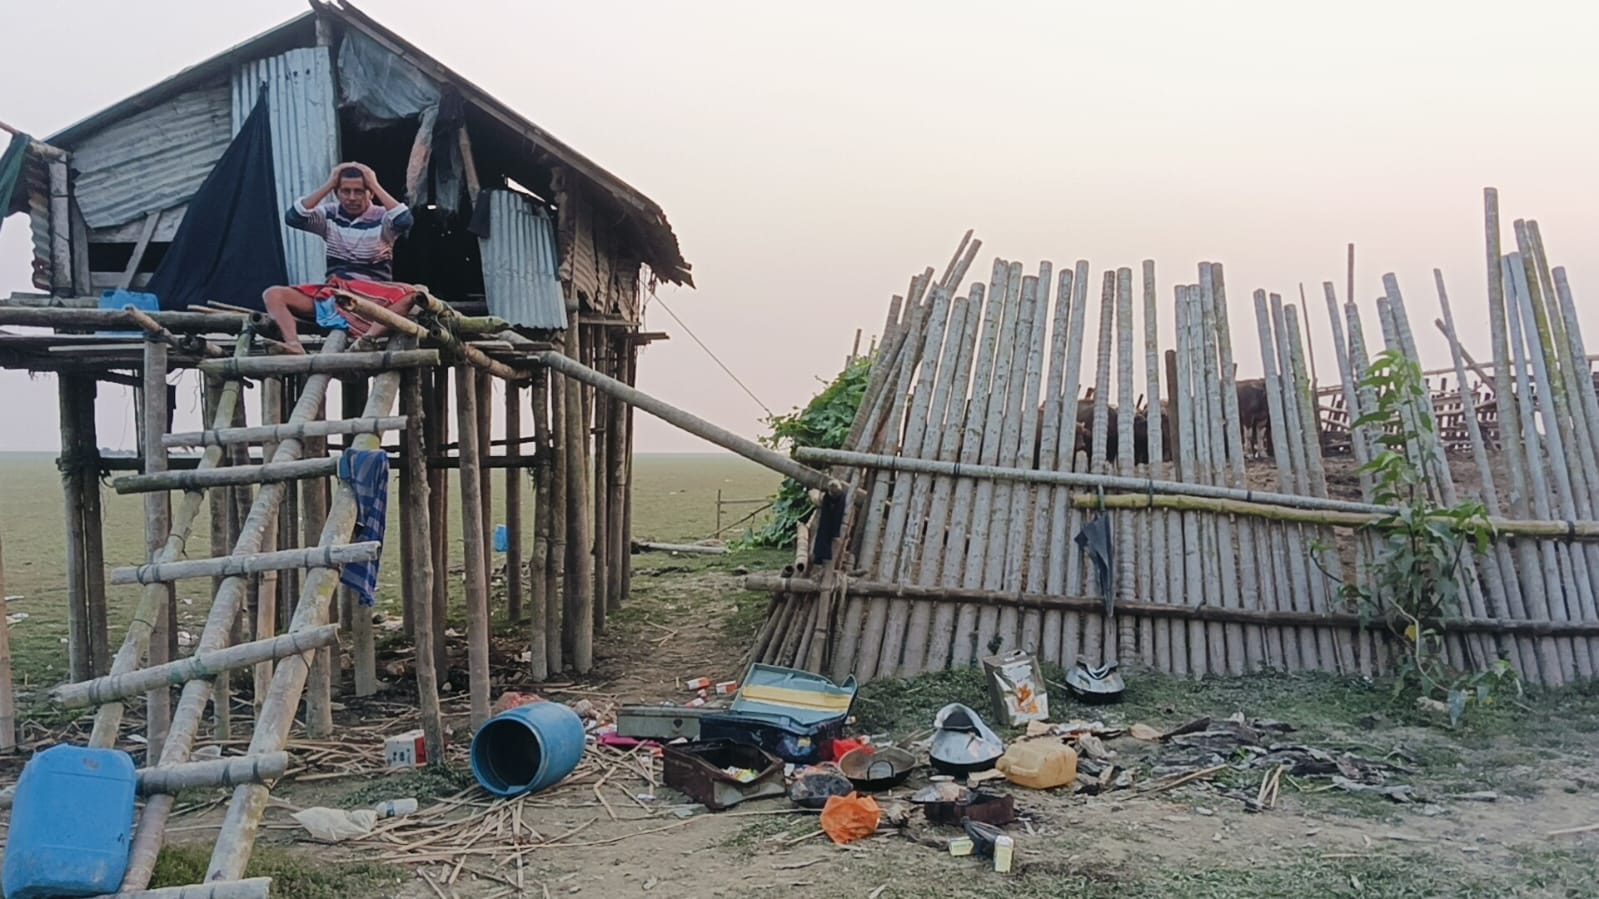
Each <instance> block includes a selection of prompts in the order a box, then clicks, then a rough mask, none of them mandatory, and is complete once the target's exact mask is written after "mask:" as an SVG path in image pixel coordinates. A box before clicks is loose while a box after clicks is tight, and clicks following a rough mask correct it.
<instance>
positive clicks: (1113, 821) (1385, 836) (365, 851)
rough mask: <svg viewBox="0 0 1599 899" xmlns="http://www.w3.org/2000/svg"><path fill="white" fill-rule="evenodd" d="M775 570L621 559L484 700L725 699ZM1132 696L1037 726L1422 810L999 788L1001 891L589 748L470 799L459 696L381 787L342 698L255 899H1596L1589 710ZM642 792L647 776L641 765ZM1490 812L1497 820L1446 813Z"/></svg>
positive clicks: (283, 806) (962, 682)
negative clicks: (720, 685) (448, 742)
mask: <svg viewBox="0 0 1599 899" xmlns="http://www.w3.org/2000/svg"><path fill="white" fill-rule="evenodd" d="M780 556H781V554H770V553H767V554H732V555H729V556H724V557H716V558H712V559H704V558H694V559H686V558H672V557H666V556H638V557H635V560H634V561H635V565H636V576H635V580H634V587H635V598H634V600H633V601H632V602H631V603H629V605H628V606H627V607H626V608H625V609H624V610H623V611H621V612H619V613H617V614H615V615H613V616H612V618H611V620H610V622H609V628H608V632H607V635H606V637H605V639H604V640H602V641H600V643H599V644H598V646H597V649H596V667H595V670H594V671H593V672H592V674H591V676H589V677H587V678H584V679H582V680H581V681H580V682H570V681H563V682H561V683H558V684H557V683H551V684H542V685H536V684H527V683H523V682H521V681H520V678H519V677H518V676H517V674H516V652H517V650H518V648H517V639H516V635H515V633H514V632H508V633H506V634H505V635H503V637H502V639H501V640H500V641H499V643H498V644H497V653H496V670H497V672H498V673H499V675H500V678H499V679H500V683H498V684H497V685H496V690H497V691H502V690H508V689H509V690H532V691H536V692H538V693H540V694H541V695H542V696H544V697H546V698H549V699H552V700H559V701H566V702H574V701H577V700H579V699H588V700H590V701H591V702H593V703H595V704H596V705H598V706H600V707H601V708H602V709H610V708H614V707H615V706H618V705H621V704H624V703H635V702H659V701H675V702H682V701H683V700H685V699H686V698H688V694H687V693H685V692H684V690H683V689H682V688H681V687H680V683H681V681H682V680H683V679H684V678H688V677H694V676H702V675H703V676H708V677H712V678H715V679H719V680H723V679H732V678H736V677H737V676H738V675H739V673H740V669H741V662H740V659H739V654H740V652H741V651H742V650H743V648H744V647H745V646H747V644H748V637H749V634H750V632H751V631H752V629H753V627H754V626H755V625H756V624H757V623H758V621H759V618H760V615H761V613H762V611H763V610H764V607H765V603H766V599H765V598H764V597H762V596H756V595H752V594H748V593H744V592H742V591H741V589H740V584H739V577H738V572H740V571H742V570H744V569H745V568H755V569H760V568H765V567H771V566H774V565H776V564H778V563H779V561H780ZM459 648H460V649H461V650H462V657H461V658H460V659H459V660H458V662H459V664H461V666H462V667H464V646H463V647H459ZM387 652H388V660H390V661H398V660H400V659H402V658H403V655H404V648H403V646H400V645H398V644H397V643H396V644H395V645H391V646H390V647H389V648H388V650H387ZM396 670H398V669H396ZM1127 677H1128V680H1129V692H1128V695H1127V698H1126V700H1125V701H1124V702H1123V703H1122V704H1120V705H1118V706H1111V707H1103V708H1097V709H1096V708H1087V707H1079V706H1076V705H1074V704H1073V703H1072V702H1071V701H1070V699H1069V698H1068V697H1067V696H1066V695H1065V694H1064V691H1062V690H1059V689H1058V688H1057V689H1052V690H1051V701H1052V708H1053V709H1055V710H1056V713H1055V714H1054V716H1053V717H1054V719H1055V720H1057V721H1061V720H1070V719H1074V718H1084V719H1087V720H1100V721H1103V722H1105V723H1106V724H1107V725H1110V726H1117V727H1124V726H1127V725H1130V724H1133V723H1145V724H1149V725H1152V726H1153V727H1155V728H1157V729H1162V730H1164V729H1167V728H1170V727H1174V726H1176V725H1179V724H1182V723H1183V722H1185V721H1188V720H1190V719H1192V718H1194V717H1197V716H1200V715H1209V716H1212V717H1213V718H1215V719H1217V720H1220V719H1222V718H1225V717H1227V716H1229V715H1232V714H1233V713H1235V712H1244V713H1245V714H1246V715H1247V716H1249V717H1251V718H1256V717H1259V718H1273V719H1277V720H1280V721H1285V722H1288V723H1290V724H1292V725H1294V726H1295V727H1296V728H1297V729H1298V730H1297V731H1296V732H1295V733H1294V734H1292V735H1291V739H1292V740H1293V741H1294V742H1298V743H1303V744H1306V745H1312V746H1317V747H1321V748H1323V749H1326V750H1328V751H1330V752H1351V753H1355V754H1358V755H1360V756H1362V757H1365V758H1383V759H1390V760H1400V762H1399V763H1402V765H1403V767H1404V769H1405V770H1406V771H1407V772H1408V773H1406V774H1404V775H1402V776H1398V777H1397V778H1396V779H1395V782H1402V783H1404V784H1407V785H1410V786H1412V787H1413V788H1414V791H1415V794H1416V801H1414V802H1411V803H1408V804H1399V803H1395V802H1391V801H1390V800H1388V799H1384V798H1381V797H1376V796H1368V795H1351V794H1347V793H1343V792H1338V791H1333V790H1329V789H1327V786H1328V781H1327V779H1326V778H1307V779H1304V780H1302V781H1297V782H1285V783H1284V784H1283V785H1282V788H1281V798H1280V801H1279V803H1278V805H1277V806H1276V807H1275V808H1273V809H1270V810H1267V811H1262V812H1250V811H1246V810H1245V808H1244V807H1243V803H1241V802H1239V801H1238V800H1237V799H1236V798H1233V797H1234V796H1235V795H1236V794H1237V793H1240V792H1241V793H1247V794H1250V795H1253V794H1254V793H1255V790H1256V787H1257V786H1258V781H1259V778H1260V776H1261V775H1260V773H1259V772H1258V771H1241V772H1238V773H1236V774H1235V775H1232V774H1231V773H1230V772H1229V774H1230V776H1229V777H1227V778H1226V779H1218V780H1217V781H1215V782H1204V781H1200V782H1195V783H1192V784H1189V785H1186V786H1182V787H1178V788H1176V789H1172V790H1169V791H1165V792H1160V793H1146V792H1140V790H1139V789H1138V788H1137V787H1135V788H1132V789H1127V790H1121V791H1114V792H1110V793H1107V794H1103V795H1100V796H1085V795H1078V794H1072V793H1069V792H1066V791H1064V790H1058V791H1050V792H1039V791H1032V790H1025V789H1021V788H1011V787H1007V786H1006V785H1005V784H1004V783H1003V782H1002V781H1000V782H996V783H991V784H989V785H988V786H990V787H997V788H998V789H1000V790H1003V791H1007V792H1011V793H1012V794H1013V795H1014V796H1015V798H1016V801H1017V805H1018V812H1019V814H1020V816H1021V818H1022V820H1021V821H1019V822H1018V823H1017V824H1014V825H1012V826H1011V827H1009V828H1008V831H1009V832H1010V833H1012V834H1013V835H1014V836H1015V838H1016V842H1017V847H1018V850H1017V851H1018V860H1019V863H1018V865H1017V867H1018V870H1017V871H1016V872H1015V873H1012V874H1010V875H1000V874H996V873H995V872H993V871H992V870H991V869H989V868H988V867H987V866H986V865H985V863H984V862H982V861H980V860H977V859H972V858H952V857H950V856H949V855H948V853H947V852H946V851H944V849H943V848H942V841H943V840H944V839H945V838H947V837H950V836H954V835H956V834H957V831H955V830H952V829H939V828H932V827H930V826H928V825H927V824H926V823H925V822H918V823H916V824H914V825H913V826H911V827H908V828H907V829H906V830H905V831H903V832H901V831H894V830H891V829H884V830H883V831H880V832H879V834H878V835H876V836H874V837H872V838H868V839H866V840H864V841H861V842H858V843H855V844H851V845H849V846H834V845H833V844H832V843H831V842H829V841H828V840H827V838H826V837H825V836H823V835H821V834H820V833H819V831H818V823H817V820H816V818H815V815H814V813H807V812H802V811H796V810H794V809H793V808H792V807H791V805H790V803H789V802H788V801H787V800H786V799H781V798H779V799H766V800H759V801H754V802H750V803H746V804H744V805H741V806H738V807H736V808H735V809H733V810H730V811H727V812H721V813H707V812H704V811H698V812H697V813H694V814H691V815H689V816H687V817H680V816H679V815H680V813H684V812H686V810H685V809H683V808H682V807H683V806H684V805H686V804H687V802H686V800H685V799H684V798H683V797H682V796H680V795H679V794H675V793H674V792H673V791H670V790H668V789H667V788H665V787H663V786H652V785H651V783H650V780H649V779H647V778H646V777H645V775H644V773H643V769H642V768H640V767H639V766H638V764H637V763H636V762H635V760H634V758H626V757H623V756H621V755H620V754H617V753H611V752H609V751H607V752H603V753H602V752H597V751H591V752H590V753H589V755H588V757H587V758H586V760H585V763H584V765H583V767H581V768H580V769H579V771H578V772H577V773H576V774H575V775H574V777H573V778H571V779H569V781H568V782H566V783H563V784H562V785H560V786H558V787H556V788H554V789H552V790H549V791H546V792H544V793H540V794H538V795H536V796H532V797H524V798H522V799H520V800H516V801H514V802H510V803H506V802H499V803H494V802H490V801H489V797H488V796H487V794H484V793H482V792H481V791H480V790H478V789H476V788H475V787H474V786H473V785H472V784H471V782H470V777H469V775H466V774H464V771H465V767H466V765H465V758H464V754H465V745H466V742H467V736H466V721H465V717H466V716H465V712H466V704H465V697H464V696H461V695H458V694H459V692H460V691H458V690H455V691H452V693H451V695H449V696H448V698H447V700H446V710H447V712H449V713H450V716H451V723H452V727H453V731H454V733H453V738H452V753H451V756H450V767H451V769H452V773H451V774H449V775H437V774H419V773H406V774H386V773H383V772H381V771H380V770H379V768H380V766H381V746H380V745H379V744H378V740H377V735H379V734H381V733H383V732H398V731H401V730H404V729H406V728H407V727H408V726H410V725H411V722H412V721H414V713H411V712H410V711H409V705H410V700H411V698H412V697H411V695H410V693H409V690H408V685H407V684H406V682H405V680H404V679H403V677H402V678H391V679H393V680H394V681H395V682H394V683H393V684H392V685H390V686H388V687H386V688H385V690H384V692H382V693H380V694H379V696H377V697H374V698H373V699H371V700H355V699H354V698H351V697H346V698H344V700H343V707H342V708H341V709H340V710H339V711H338V713H337V717H338V720H339V722H340V724H341V728H340V736H341V739H342V742H340V741H334V742H335V743H340V745H339V746H338V747H337V748H330V747H329V746H328V745H327V744H310V743H297V744H296V745H294V746H291V747H290V748H291V752H295V753H297V755H300V756H301V757H304V758H313V759H321V761H318V762H315V763H313V764H312V765H311V766H310V767H309V768H308V769H307V770H305V771H302V772H300V773H299V774H298V775H297V776H295V777H291V778H290V779H288V780H287V781H286V782H284V783H281V784H279V785H278V786H277V787H276V788H274V790H273V797H274V800H275V801H274V803H273V805H272V806H271V807H270V808H269V810H268V813H267V817H266V823H265V826H264V827H263V830H262V833H261V838H260V840H259V841H258V843H257V849H256V853H255V859H254V862H253V867H252V871H251V872H250V873H252V874H255V873H264V874H269V875H271V876H274V877H275V881H274V887H273V893H272V895H273V896H274V897H296V899H323V897H329V899H331V897H337V899H361V897H395V899H443V897H455V899H474V897H477V899H489V897H502V896H533V897H543V896H562V895H590V896H594V895H604V896H614V895H623V894H626V895H633V894H637V893H652V894H656V895H665V896H707V897H719V896H727V897H731V896H747V895H759V894H769V895H781V896H799V897H810V896H814V897H828V899H835V897H840V896H859V897H870V899H889V897H912V896H925V895H935V894H936V895H946V896H972V897H1001V896H1004V897H1030V896H1058V895H1073V896H1103V897H1116V899H1138V897H1156V896H1192V897H1207V896H1214V897H1251V896H1259V897H1266V896H1285V895H1296V894H1301V893H1303V894H1306V895H1312V894H1315V895H1323V896H1351V897H1354V896H1361V897H1372V896H1375V897H1415V896H1525V897H1589V896H1592V897H1599V880H1596V879H1595V878H1593V877H1592V871H1593V870H1594V868H1593V865H1592V862H1591V858H1592V857H1593V853H1594V851H1595V850H1596V849H1599V829H1594V830H1590V831H1588V832H1585V833H1568V834H1561V835H1551V832H1557V831H1562V830H1568V829H1572V828H1581V827H1585V826H1589V825H1599V760H1596V759H1595V757H1594V755H1593V753H1592V745H1593V743H1594V741H1595V739H1599V689H1594V688H1591V687H1590V688H1586V689H1577V690H1566V691H1562V692H1558V693H1543V694H1537V695H1528V696H1527V697H1525V698H1523V699H1521V700H1519V701H1511V702H1506V703H1504V704H1501V705H1500V706H1497V707H1494V708H1490V709H1485V710H1483V712H1482V713H1481V715H1480V717H1479V718H1477V719H1474V720H1472V721H1470V722H1468V723H1467V724H1466V725H1465V726H1463V727H1462V728H1461V729H1459V730H1454V731H1451V730H1450V729H1448V728H1447V726H1445V724H1444V723H1442V722H1437V721H1431V720H1428V719H1427V718H1425V717H1424V716H1423V715H1422V714H1421V713H1418V712H1416V711H1414V710H1413V709H1412V708H1410V707H1408V706H1402V705H1395V704H1394V703H1393V702H1392V700H1391V699H1390V695H1389V692H1388V691H1387V690H1386V689H1385V688H1384V687H1383V686H1382V685H1375V684H1369V683H1363V682H1361V681H1358V680H1352V679H1336V678H1330V677H1319V676H1318V677H1307V676H1292V677H1290V676H1282V675H1254V676H1249V677H1245V678H1237V679H1220V680H1212V681H1207V682H1204V683H1192V682H1182V681H1177V680H1174V679H1171V678H1168V677H1163V676H1158V675H1153V674H1145V673H1142V672H1137V671H1128V672H1127ZM463 686H464V683H463ZM949 701H964V702H967V703H968V704H971V705H973V706H974V707H975V708H977V709H979V710H980V711H983V712H985V713H986V710H987V703H986V700H985V698H984V693H983V686H982V683H981V679H980V678H979V677H977V676H975V675H974V674H973V673H971V672H949V673H944V674H939V675H932V676H928V677H924V678H921V679H918V680H916V681H910V682H886V683H880V684H871V685H868V686H867V687H865V688H863V690H862V692H861V696H860V698H859V700H858V702H857V705H856V712H855V713H856V715H857V717H858V719H859V721H858V723H857V727H856V730H857V732H860V733H883V732H887V733H891V734H893V735H894V736H895V737H896V738H897V739H899V740H901V741H904V742H906V743H907V744H913V738H915V737H918V736H919V735H921V734H924V733H925V732H927V731H928V729H929V728H930V726H931V720H932V714H933V712H934V711H935V710H936V709H937V708H938V707H940V706H942V705H943V704H944V703H946V702H949ZM57 727H58V728H59V725H57ZM297 736H298V732H297ZM1109 748H1110V749H1111V750H1113V751H1115V752H1116V753H1117V754H1118V755H1117V763H1118V764H1121V765H1124V766H1126V767H1129V768H1131V769H1132V770H1134V771H1135V772H1137V773H1138V774H1137V776H1138V781H1139V783H1143V784H1147V783H1151V782H1153V781H1151V778H1152V777H1155V776H1156V774H1155V772H1153V771H1151V770H1150V768H1149V766H1150V765H1153V764H1158V759H1157V758H1156V756H1157V755H1158V753H1159V752H1160V749H1159V748H1158V746H1157V745H1156V744H1151V743H1144V742H1140V741H1137V740H1133V739H1131V738H1126V737H1123V738H1120V739H1116V740H1112V741H1110V743H1109ZM319 753H320V755H319ZM1228 761H1235V759H1228ZM18 763H19V760H9V761H8V762H7V764H6V765H5V766H4V769H3V770H4V772H5V773H4V775H3V776H4V778H5V780H7V781H9V780H11V779H14V776H15V772H16V770H17V767H18ZM651 771H652V774H653V777H654V778H655V779H657V780H658V779H659V776H660V775H659V763H658V762H656V763H655V765H654V767H653V768H652V769H651ZM922 782H924V780H923V778H922V777H920V776H918V777H914V778H913V779H912V780H911V781H910V782H909V783H908V784H906V785H905V786H904V787H901V788H899V789H897V790H896V791H894V794H893V795H897V796H905V795H908V793H909V792H910V791H911V790H914V789H915V788H916V787H917V786H919V785H920V783H922ZM1484 791H1491V793H1492V796H1493V800H1492V801H1481V797H1479V798H1478V799H1470V800H1468V799H1463V798H1460V797H1462V796H1464V795H1465V794H1474V793H1482V792H1484ZM402 796H417V797H418V798H420V799H422V801H423V806H424V807H423V809H422V811H421V812H419V813H418V814H417V815H415V816H413V817H412V818H411V819H400V820H398V821H396V822H386V823H384V824H382V825H380V827H379V830H384V829H385V828H390V829H387V830H386V831H385V832H384V833H380V834H378V835H376V836H373V837H369V838H367V839H364V840H362V841H359V842H356V843H345V844H340V845H336V846H328V845H322V844H316V843H312V842H309V840H308V838H307V835H306V834H305V832H304V830H303V829H302V828H300V826H299V825H298V824H296V823H295V822H294V820H293V819H292V818H291V817H290V815H291V813H292V812H293V811H294V810H295V809H301V808H306V807H310V806H315V805H325V806H333V807H360V806H363V805H369V804H370V803H371V802H373V801H375V800H380V799H385V798H398V797H402ZM224 798H225V796H224V794H222V793H221V792H210V791H203V792H195V793H194V794H192V795H190V794H185V795H184V796H182V797H180V808H181V809H183V811H182V813H181V814H179V815H178V816H176V817H175V818H174V819H173V822H172V828H171V831H170V843H171V846H170V847H169V849H168V850H167V852H166V853H165V855H164V857H163V861H162V866H161V869H160V871H159V872H158V881H159V882H160V883H166V884H178V883H188V882H194V881H195V880H197V879H199V877H201V876H203V866H204V864H205V861H206V859H207V857H208V856H209V851H210V845H211V842H212V840H214V838H215V833H216V830H215V828H216V825H217V823H218V822H219V821H220V819H221V814H222V806H221V804H220V803H221V800H223V799H224ZM918 817H919V816H918ZM913 820H916V819H913Z"/></svg>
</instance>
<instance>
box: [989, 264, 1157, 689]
mask: <svg viewBox="0 0 1599 899" xmlns="http://www.w3.org/2000/svg"><path fill="white" fill-rule="evenodd" d="M1116 402H1117V404H1118V407H1117V410H1116V412H1117V414H1116V467H1117V470H1118V471H1119V472H1120V474H1121V475H1122V477H1132V476H1133V475H1134V474H1135V472H1134V468H1133V466H1134V458H1135V457H1134V453H1133V432H1134V428H1133V424H1134V422H1133V418H1134V416H1135V415H1137V412H1138V410H1137V408H1136V407H1137V405H1138V400H1137V398H1136V395H1135V394H1134V392H1133V270H1132V269H1130V268H1127V267H1125V266H1124V267H1122V268H1118V269H1116ZM1135 518H1136V519H1138V521H1145V520H1147V518H1146V517H1145V516H1143V515H1139V514H1137V513H1134V512H1124V513H1122V514H1120V515H1117V516H1116V524H1117V528H1116V531H1117V537H1118V541H1119V542H1120V543H1121V546H1122V550H1121V552H1119V553H1117V554H1116V568H1117V570H1116V572H1115V574H1114V581H1113V584H1114V586H1113V588H1112V589H1113V590H1114V591H1115V595H1116V600H1117V601H1118V602H1128V601H1130V600H1132V599H1136V598H1138V597H1139V596H1140V595H1143V596H1147V595H1148V594H1147V593H1143V594H1141V593H1140V591H1139V590H1138V585H1137V583H1136V577H1137V566H1138V559H1139V558H1141V557H1144V556H1146V555H1147V552H1146V550H1147V541H1146V542H1145V543H1144V544H1143V545H1140V543H1139V542H1138V541H1137V540H1136V539H1135V538H1134V534H1136V533H1137V527H1138V526H1137V523H1136V522H1135V521H1134V519H1135ZM1007 586H1008V585H1007ZM1018 586H1020V585H1018ZM1132 628H1133V622H1132V619H1130V618H1126V617H1123V618H1121V619H1109V620H1107V621H1106V622H1105V629H1106V631H1105V639H1106V641H1107V642H1109V641H1111V640H1115V642H1116V657H1117V658H1118V659H1128V658H1130V657H1131V656H1132V651H1133V649H1134V645H1135V640H1134V632H1133V630H1132Z"/></svg>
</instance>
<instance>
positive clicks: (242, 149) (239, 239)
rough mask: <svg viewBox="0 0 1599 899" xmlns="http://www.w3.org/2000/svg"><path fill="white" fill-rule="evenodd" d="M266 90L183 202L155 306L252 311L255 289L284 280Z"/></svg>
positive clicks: (155, 283)
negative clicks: (222, 305) (231, 307)
mask: <svg viewBox="0 0 1599 899" xmlns="http://www.w3.org/2000/svg"><path fill="white" fill-rule="evenodd" d="M274 183H275V178H274V170H273V160H272V128H271V120H270V118H269V116H268V114H267V95H266V87H265V86H264V85H263V86H262V89H261V92H260V94H258V95H257V96H256V101H255V108H254V109H253V110H251V112H250V115H249V118H247V119H245V121H244V127H242V128H240V129H239V133H238V134H237V135H235V136H234V138H233V142H232V143H231V144H229V145H228V149H227V150H226V152H224V153H223V154H222V158H221V159H220V160H218V161H217V164H216V168H214V169H212V170H211V174H210V175H208V176H206V179H205V182H204V183H203V184H201V185H200V189H199V190H198V191H196V192H195V194H194V196H193V197H191V198H190V199H189V207H188V211H187V212H185V213H184V216H183V222H182V224H180V225H179V226H178V233H177V234H176V235H175V236H174V237H173V238H172V245H171V246H170V247H168V248H167V252H166V255H165V256H164V257H162V259H161V264H160V266H158V267H157V268H156V271H155V274H154V275H153V276H151V278H150V286H149V287H148V288H146V290H147V291H148V292H149V293H153V294H155V295H156V296H157V297H158V298H159V299H160V302H161V308H162V309H187V308H188V307H189V306H199V305H204V304H206V303H208V302H218V303H227V304H230V305H234V306H242V307H244V308H246V309H256V310H260V309H262V308H263V306H262V303H261V293H262V292H263V291H264V290H266V289H267V288H268V287H271V286H273V285H275V284H283V283H285V282H287V281H288V278H289V275H288V266H287V263H285V261H284V256H283V212H284V211H283V210H282V209H279V208H278V200H277V193H276V190H275V188H274Z"/></svg>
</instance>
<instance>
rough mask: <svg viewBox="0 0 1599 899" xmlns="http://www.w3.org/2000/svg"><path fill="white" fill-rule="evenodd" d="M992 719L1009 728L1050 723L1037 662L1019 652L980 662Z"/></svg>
mask: <svg viewBox="0 0 1599 899" xmlns="http://www.w3.org/2000/svg"><path fill="white" fill-rule="evenodd" d="M983 674H984V676H985V677H986V678H987V680H988V696H989V700H990V702H991V703H992V705H993V711H994V718H995V719H997V720H998V721H1000V722H1001V723H1003V724H1005V725H1007V726H1009V727H1020V726H1021V725H1023V724H1026V723H1027V722H1029V721H1048V720H1049V693H1048V692H1047V690H1046V689H1045V687H1044V671H1043V669H1042V668H1040V667H1039V665H1038V659H1036V658H1034V657H1033V656H1032V655H1031V654H1029V653H1026V652H1023V651H1022V650H1019V649H1017V650H1013V651H1011V652H1008V653H1006V654H1005V655H1002V656H989V657H988V658H986V659H983Z"/></svg>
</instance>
